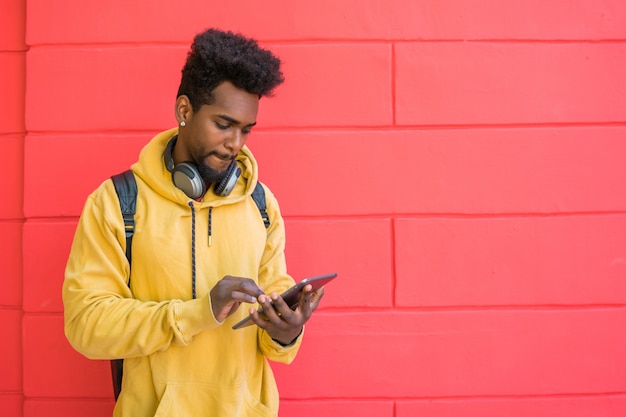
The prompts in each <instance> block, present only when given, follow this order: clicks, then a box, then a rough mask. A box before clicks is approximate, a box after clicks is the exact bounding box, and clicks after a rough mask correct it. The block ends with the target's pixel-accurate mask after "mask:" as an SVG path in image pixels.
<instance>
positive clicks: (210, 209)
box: [208, 207, 213, 247]
mask: <svg viewBox="0 0 626 417" xmlns="http://www.w3.org/2000/svg"><path fill="white" fill-rule="evenodd" d="M212 214H213V207H209V240H208V243H209V247H211V244H212V243H213V235H212V233H211V217H212Z"/></svg>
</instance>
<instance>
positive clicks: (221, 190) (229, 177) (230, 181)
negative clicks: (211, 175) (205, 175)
mask: <svg viewBox="0 0 626 417" xmlns="http://www.w3.org/2000/svg"><path fill="white" fill-rule="evenodd" d="M227 169H228V171H227V172H226V176H225V177H224V179H223V180H222V181H220V183H219V184H215V188H213V192H214V193H215V194H216V195H219V196H220V197H226V196H227V195H229V194H230V193H231V191H233V189H234V188H235V185H236V184H237V180H238V179H239V176H240V175H241V168H239V166H238V165H237V161H233V162H231V163H230V165H229V166H228V168H227Z"/></svg>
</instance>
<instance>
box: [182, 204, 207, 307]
mask: <svg viewBox="0 0 626 417" xmlns="http://www.w3.org/2000/svg"><path fill="white" fill-rule="evenodd" d="M188 204H189V208H191V296H192V297H193V298H196V208H195V207H194V205H193V201H190V202H189V203H188ZM212 217H213V207H209V240H208V243H209V247H210V246H211V244H212V243H213V236H212V232H211V222H212Z"/></svg>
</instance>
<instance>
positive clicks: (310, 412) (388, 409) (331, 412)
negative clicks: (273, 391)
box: [279, 388, 395, 417]
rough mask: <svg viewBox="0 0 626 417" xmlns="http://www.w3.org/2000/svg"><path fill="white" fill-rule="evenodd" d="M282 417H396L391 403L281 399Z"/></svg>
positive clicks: (280, 413)
mask: <svg viewBox="0 0 626 417" xmlns="http://www.w3.org/2000/svg"><path fill="white" fill-rule="evenodd" d="M279 389H280V388H279ZM279 415H280V417H318V416H360V417H394V416H395V414H394V405H393V402H391V401H349V400H344V401H313V400H310V401H289V400H285V399H284V398H281V401H280V412H279Z"/></svg>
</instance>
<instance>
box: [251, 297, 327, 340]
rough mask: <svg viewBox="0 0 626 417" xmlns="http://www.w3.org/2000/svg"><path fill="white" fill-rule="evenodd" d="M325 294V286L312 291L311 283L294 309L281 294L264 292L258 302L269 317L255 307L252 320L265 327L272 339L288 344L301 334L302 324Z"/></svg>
mask: <svg viewBox="0 0 626 417" xmlns="http://www.w3.org/2000/svg"><path fill="white" fill-rule="evenodd" d="M323 296H324V287H322V288H319V289H318V290H317V291H312V287H311V285H307V286H306V287H304V289H303V290H302V294H300V300H299V301H298V305H297V306H296V308H295V310H292V309H291V308H290V307H289V306H288V305H287V303H285V301H284V300H283V299H282V297H281V296H280V295H279V294H277V293H271V294H270V295H269V296H267V295H265V294H263V295H261V296H259V297H258V302H259V304H261V307H263V314H264V315H265V316H266V317H267V318H263V317H261V315H259V312H258V311H257V310H256V309H254V308H251V309H250V316H251V319H252V321H253V322H254V323H255V324H256V325H257V326H259V327H260V328H262V329H265V331H267V333H268V334H269V335H270V337H271V338H272V339H274V340H276V341H278V342H280V343H282V344H283V345H288V344H290V343H292V342H293V341H294V340H295V339H296V338H297V337H298V335H300V333H301V332H302V326H304V323H306V322H307V321H308V320H309V318H310V317H311V315H312V314H313V311H315V310H316V309H317V306H318V305H319V303H320V301H321V300H322V297H323Z"/></svg>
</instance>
